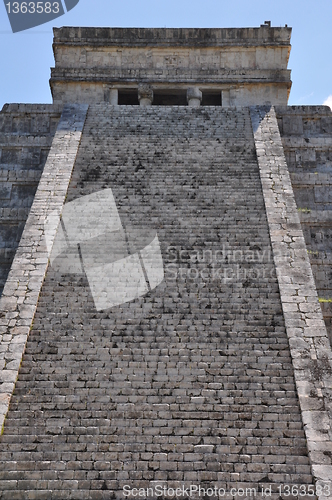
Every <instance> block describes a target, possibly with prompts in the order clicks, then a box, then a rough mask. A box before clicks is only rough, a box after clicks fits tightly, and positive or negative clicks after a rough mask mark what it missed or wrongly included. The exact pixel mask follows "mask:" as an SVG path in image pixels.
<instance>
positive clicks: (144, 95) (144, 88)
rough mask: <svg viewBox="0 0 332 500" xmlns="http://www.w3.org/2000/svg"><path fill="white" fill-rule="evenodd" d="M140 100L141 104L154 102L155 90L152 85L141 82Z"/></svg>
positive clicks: (139, 89) (146, 104)
mask: <svg viewBox="0 0 332 500" xmlns="http://www.w3.org/2000/svg"><path fill="white" fill-rule="evenodd" d="M138 100H139V104H140V106H151V105H152V102H153V90H152V88H151V87H150V85H148V84H146V83H140V84H139V85H138Z"/></svg>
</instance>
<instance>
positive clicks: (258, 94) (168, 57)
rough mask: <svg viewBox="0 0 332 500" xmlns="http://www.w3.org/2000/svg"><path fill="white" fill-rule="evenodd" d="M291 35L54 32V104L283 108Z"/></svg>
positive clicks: (266, 29) (266, 31)
mask: <svg viewBox="0 0 332 500" xmlns="http://www.w3.org/2000/svg"><path fill="white" fill-rule="evenodd" d="M290 37H291V28H288V27H287V26H285V27H283V28H273V27H271V26H270V22H269V21H267V22H266V23H265V24H263V25H261V26H260V27H259V28H240V29H238V28H223V29H221V28H213V29H212V28H211V29H200V28H177V29H175V28H78V27H64V28H55V29H54V45H53V48H54V57H55V68H52V74H51V80H50V85H51V90H52V95H53V100H54V103H66V102H80V103H98V102H109V103H111V104H120V105H121V104H123V105H128V104H131V105H135V104H137V105H138V104H141V105H149V104H154V105H187V104H191V105H203V106H204V105H220V106H224V107H229V106H251V105H265V104H273V105H286V104H287V101H288V97H289V92H290V88H291V79H290V70H288V69H287V64H288V59H289V54H290V48H291V45H290Z"/></svg>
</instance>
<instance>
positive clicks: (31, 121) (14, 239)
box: [0, 104, 62, 295]
mask: <svg viewBox="0 0 332 500" xmlns="http://www.w3.org/2000/svg"><path fill="white" fill-rule="evenodd" d="M61 108H62V106H60V107H59V106H53V105H34V104H10V105H5V106H4V107H3V109H2V111H1V112H0V295H1V293H2V290H3V287H4V284H5V281H6V279H7V275H8V272H9V269H10V266H11V263H12V261H13V258H14V255H15V252H16V248H17V246H18V244H19V241H20V239H21V235H22V231H23V228H24V225H25V222H26V220H27V218H28V214H29V211H30V207H31V205H32V202H33V199H34V196H35V192H36V189H37V186H38V183H39V179H40V176H41V174H42V171H43V168H44V165H45V162H46V158H47V155H48V152H49V149H50V147H51V143H52V140H53V136H54V133H55V129H56V126H57V123H58V121H59V118H60V114H61Z"/></svg>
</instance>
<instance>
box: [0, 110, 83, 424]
mask: <svg viewBox="0 0 332 500" xmlns="http://www.w3.org/2000/svg"><path fill="white" fill-rule="evenodd" d="M86 111H87V106H86V105H81V106H80V105H72V106H68V105H67V106H65V107H64V110H63V112H62V115H61V119H60V121H59V125H58V128H57V131H56V133H55V136H54V139H53V142H52V147H51V150H50V153H49V155H48V159H47V162H46V165H45V168H44V171H43V174H42V177H41V180H40V182H39V186H38V189H37V192H36V195H35V197H34V202H33V203H32V207H31V210H30V213H29V216H28V219H27V222H26V225H25V228H24V231H23V234H22V237H21V240H20V244H19V246H18V249H17V252H16V254H15V257H14V260H13V263H12V266H11V269H10V272H9V275H8V277H7V281H6V284H5V287H4V289H3V293H2V297H1V299H0V310H1V311H2V316H1V326H2V331H1V352H0V359H1V361H2V364H1V365H0V398H1V401H2V404H1V405H0V426H1V427H2V426H3V423H4V419H5V416H6V413H7V411H8V404H9V395H10V393H11V392H12V390H13V388H14V384H15V382H16V379H17V375H18V371H19V367H20V363H21V360H22V355H23V352H24V350H25V345H26V342H27V338H28V335H29V331H30V328H31V326H32V324H33V318H34V314H35V310H36V307H37V301H38V297H39V294H40V290H41V287H42V284H43V280H44V277H45V273H46V269H47V265H48V258H49V253H48V251H47V248H46V241H45V237H44V221H45V218H46V217H47V216H48V214H49V213H50V212H52V211H53V210H55V209H57V210H58V211H59V214H60V213H61V209H62V205H63V203H64V199H65V196H66V193H67V188H68V183H69V180H70V177H71V171H72V168H73V166H74V161H75V158H76V153H77V148H78V145H79V141H80V136H81V132H82V129H83V125H84V118H85V115H86ZM55 191H56V195H55Z"/></svg>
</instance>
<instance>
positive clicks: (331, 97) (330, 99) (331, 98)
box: [323, 94, 332, 110]
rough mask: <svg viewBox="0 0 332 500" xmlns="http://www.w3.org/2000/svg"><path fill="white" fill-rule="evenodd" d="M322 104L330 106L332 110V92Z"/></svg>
mask: <svg viewBox="0 0 332 500" xmlns="http://www.w3.org/2000/svg"><path fill="white" fill-rule="evenodd" d="M323 104H324V106H330V108H331V110H332V94H331V95H329V96H328V98H327V99H325V101H324V102H323Z"/></svg>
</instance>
